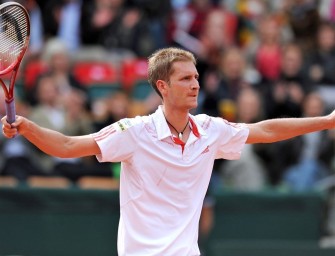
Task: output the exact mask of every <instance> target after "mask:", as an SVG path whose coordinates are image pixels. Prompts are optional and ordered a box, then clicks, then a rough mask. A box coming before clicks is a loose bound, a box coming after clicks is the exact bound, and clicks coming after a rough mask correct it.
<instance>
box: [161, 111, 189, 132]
mask: <svg viewBox="0 0 335 256" xmlns="http://www.w3.org/2000/svg"><path fill="white" fill-rule="evenodd" d="M163 113H164V116H165V119H166V120H167V121H168V124H169V125H171V126H172V128H175V129H176V130H177V131H178V132H180V131H182V130H183V129H184V127H185V125H186V124H187V123H188V120H189V113H188V111H178V110H177V109H172V110H170V109H168V108H166V107H165V106H163Z"/></svg>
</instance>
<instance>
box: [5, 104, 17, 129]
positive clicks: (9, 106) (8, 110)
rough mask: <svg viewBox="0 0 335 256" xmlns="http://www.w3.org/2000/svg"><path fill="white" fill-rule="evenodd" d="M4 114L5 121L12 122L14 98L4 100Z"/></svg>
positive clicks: (14, 112) (14, 114)
mask: <svg viewBox="0 0 335 256" xmlns="http://www.w3.org/2000/svg"><path fill="white" fill-rule="evenodd" d="M6 115H7V122H8V123H10V124H11V123H14V121H15V119H16V118H15V116H16V111H15V101H14V98H13V99H11V100H9V101H7V100H6Z"/></svg>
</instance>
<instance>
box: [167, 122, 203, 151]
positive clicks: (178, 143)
mask: <svg viewBox="0 0 335 256" xmlns="http://www.w3.org/2000/svg"><path fill="white" fill-rule="evenodd" d="M188 120H189V121H190V123H191V126H192V127H191V130H192V132H193V134H194V136H196V137H197V138H199V137H200V133H199V131H198V128H197V125H196V124H195V122H194V121H193V120H192V118H190V117H189V118H188ZM172 140H173V142H174V143H175V144H177V145H180V146H181V151H182V153H184V148H185V142H184V141H182V140H181V139H179V138H178V137H175V136H173V135H172Z"/></svg>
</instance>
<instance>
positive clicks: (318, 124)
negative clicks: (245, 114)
mask: <svg viewBox="0 0 335 256" xmlns="http://www.w3.org/2000/svg"><path fill="white" fill-rule="evenodd" d="M248 127H249V129H250V133H249V137H248V139H247V143H248V144H253V143H271V142H276V141H281V140H286V139H290V138H293V137H296V136H299V135H302V134H305V133H310V132H315V131H321V130H326V129H334V128H335V111H333V112H332V113H331V114H329V115H327V116H321V117H306V118H281V119H270V120H265V121H261V122H258V123H254V124H248Z"/></svg>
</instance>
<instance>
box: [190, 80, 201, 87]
mask: <svg viewBox="0 0 335 256" xmlns="http://www.w3.org/2000/svg"><path fill="white" fill-rule="evenodd" d="M191 88H192V90H198V89H199V88H200V85H199V81H198V80H197V79H194V81H193V82H192V85H191Z"/></svg>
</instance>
